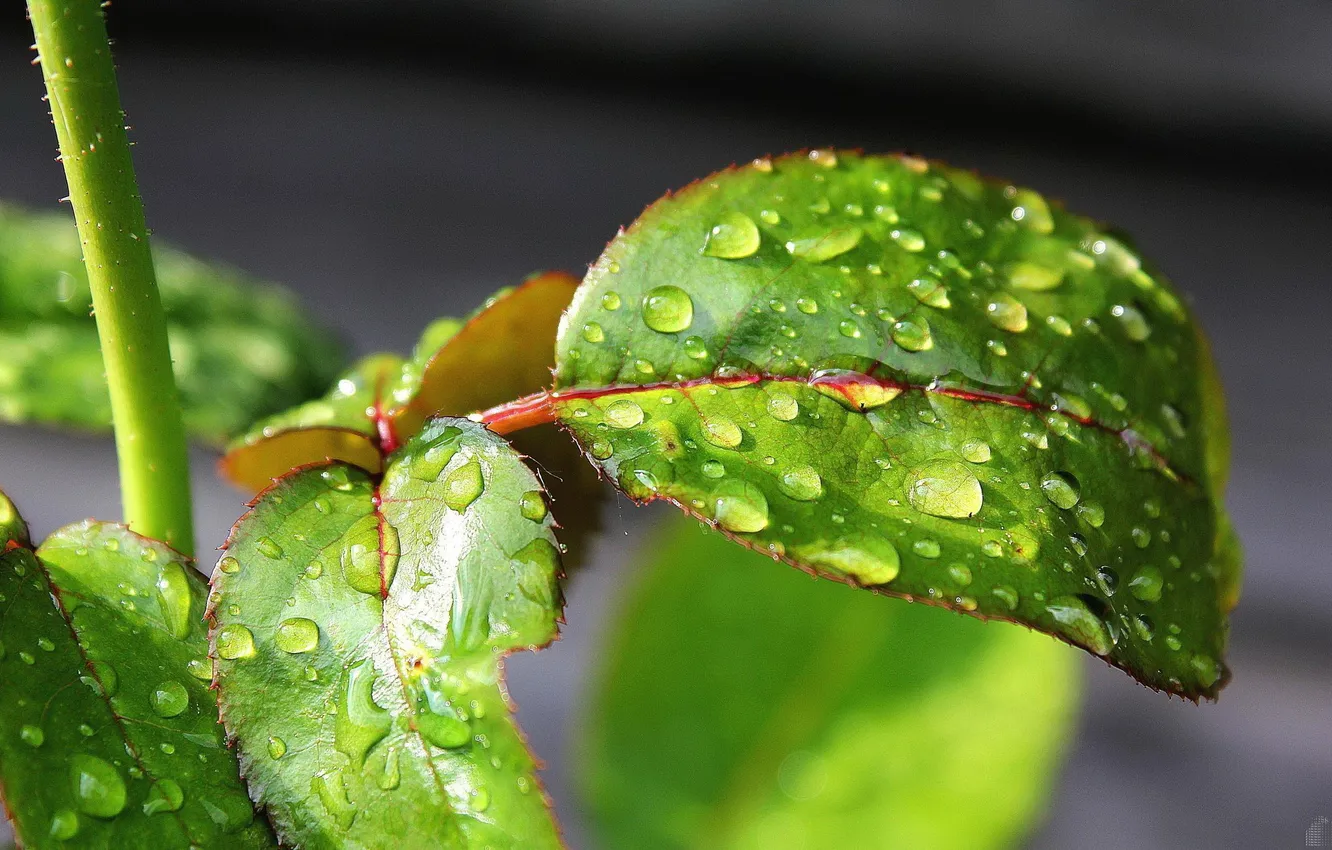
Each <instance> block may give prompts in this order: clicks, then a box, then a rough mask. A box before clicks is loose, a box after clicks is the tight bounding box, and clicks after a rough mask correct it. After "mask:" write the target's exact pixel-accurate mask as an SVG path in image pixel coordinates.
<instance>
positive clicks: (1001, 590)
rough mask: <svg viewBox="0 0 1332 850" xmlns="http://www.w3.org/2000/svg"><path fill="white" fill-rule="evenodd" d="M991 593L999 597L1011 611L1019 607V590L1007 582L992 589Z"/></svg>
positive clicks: (996, 597)
mask: <svg viewBox="0 0 1332 850" xmlns="http://www.w3.org/2000/svg"><path fill="white" fill-rule="evenodd" d="M990 594H991V595H992V596H994V598H995V599H998V600H999V601H1000V602H1001V603H1003V606H1004V607H1005V608H1007V609H1008V610H1009V611H1016V610H1017V607H1018V601H1019V599H1018V592H1017V591H1016V590H1014V589H1013V588H1011V587H1009V586H1008V585H1006V584H1001V585H999V586H997V587H995V588H994V589H993V590H991V591H990Z"/></svg>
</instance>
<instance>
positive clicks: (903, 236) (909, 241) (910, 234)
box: [888, 227, 925, 254]
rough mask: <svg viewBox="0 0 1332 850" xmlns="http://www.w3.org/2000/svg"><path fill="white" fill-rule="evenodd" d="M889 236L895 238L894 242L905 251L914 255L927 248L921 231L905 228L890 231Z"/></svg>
mask: <svg viewBox="0 0 1332 850" xmlns="http://www.w3.org/2000/svg"><path fill="white" fill-rule="evenodd" d="M888 235H889V236H891V237H892V238H893V241H894V242H896V243H897V244H898V245H899V246H900V247H901V248H902V250H904V251H910V252H911V253H913V254H914V253H916V252H917V251H921V250H924V248H925V237H924V236H923V235H922V234H921V232H920V231H919V230H912V229H911V228H909V227H903V228H900V229H896V230H892V231H889V233H888Z"/></svg>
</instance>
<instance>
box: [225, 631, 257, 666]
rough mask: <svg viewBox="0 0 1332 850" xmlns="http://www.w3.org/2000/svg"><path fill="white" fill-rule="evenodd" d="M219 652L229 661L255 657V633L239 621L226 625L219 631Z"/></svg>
mask: <svg viewBox="0 0 1332 850" xmlns="http://www.w3.org/2000/svg"><path fill="white" fill-rule="evenodd" d="M217 654H218V655H219V656H221V657H222V658H225V659H227V660H228V661H234V660H237V659H241V658H253V657H254V633H253V632H251V631H250V630H249V629H247V628H246V627H245V626H242V625H240V624H238V623H231V624H228V625H225V626H223V627H222V628H221V630H219V631H218V633H217Z"/></svg>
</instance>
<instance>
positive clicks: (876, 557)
mask: <svg viewBox="0 0 1332 850" xmlns="http://www.w3.org/2000/svg"><path fill="white" fill-rule="evenodd" d="M803 560H805V561H807V562H809V563H811V564H813V565H814V566H817V567H825V568H827V569H831V570H833V571H835V572H838V573H841V574H842V575H845V576H850V577H851V578H854V579H855V580H856V581H858V582H860V583H861V584H863V585H877V584H887V583H888V582H890V581H892V580H893V579H895V578H897V574H898V573H899V572H901V569H902V560H901V556H900V555H898V553H897V548H896V547H894V546H893V544H891V543H889V542H888V541H886V540H878V539H875V538H869V537H867V538H865V539H864V540H863V541H862V542H859V543H851V542H847V541H843V542H840V543H834V544H830V545H827V546H824V547H820V548H818V549H814V550H811V551H809V552H807V553H805V554H804V555H803Z"/></svg>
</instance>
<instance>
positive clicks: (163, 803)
mask: <svg viewBox="0 0 1332 850" xmlns="http://www.w3.org/2000/svg"><path fill="white" fill-rule="evenodd" d="M184 803H185V792H184V791H182V790H181V787H180V784H179V783H177V782H176V781H175V780H173V779H159V780H157V781H156V782H154V783H153V785H152V787H151V788H149V789H148V799H147V800H145V801H144V803H143V813H144V814H145V815H155V814H157V813H158V812H174V811H179V809H180V807H181V806H182V805H184Z"/></svg>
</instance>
